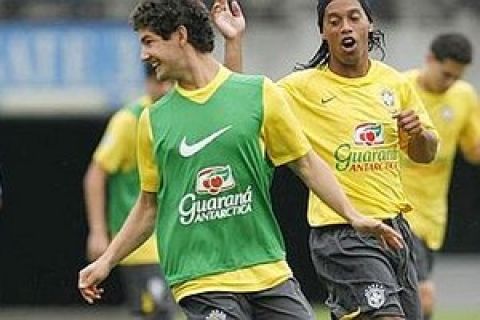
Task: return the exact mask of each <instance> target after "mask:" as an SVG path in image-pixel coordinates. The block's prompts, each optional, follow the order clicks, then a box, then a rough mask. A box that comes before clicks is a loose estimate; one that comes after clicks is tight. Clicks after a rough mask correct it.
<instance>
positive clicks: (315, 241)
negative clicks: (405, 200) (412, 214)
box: [310, 216, 421, 320]
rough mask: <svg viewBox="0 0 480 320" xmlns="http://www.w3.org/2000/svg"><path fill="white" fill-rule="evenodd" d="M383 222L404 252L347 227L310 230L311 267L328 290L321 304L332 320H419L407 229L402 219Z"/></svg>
mask: <svg viewBox="0 0 480 320" xmlns="http://www.w3.org/2000/svg"><path fill="white" fill-rule="evenodd" d="M388 223H389V224H390V225H391V226H392V227H393V228H394V229H395V230H397V231H398V232H400V233H401V234H402V236H403V238H404V239H405V242H406V244H407V245H406V247H405V248H404V249H401V250H391V249H385V248H383V246H382V245H381V244H380V242H379V241H378V240H377V239H376V238H375V237H373V236H371V235H365V234H359V233H358V232H357V231H355V230H354V229H353V228H352V227H351V226H350V225H332V226H325V227H319V228H314V229H312V231H311V233H310V250H311V255H312V260H313V264H314V266H315V270H316V272H317V275H318V276H319V278H320V280H321V281H323V282H324V283H325V284H326V286H327V290H328V294H329V296H328V299H327V301H326V304H327V306H328V307H329V308H330V310H331V312H332V314H333V315H334V317H335V318H337V319H341V318H342V317H345V316H348V315H350V316H351V317H352V318H353V317H354V316H356V315H359V314H366V315H368V316H369V317H372V318H374V317H379V316H396V317H404V318H405V319H408V320H417V319H421V309H420V300H419V296H418V283H417V274H416V271H415V267H414V263H413V255H412V253H411V251H410V249H409V248H410V246H411V245H412V244H411V232H410V228H409V227H408V224H407V223H406V221H405V220H404V219H403V218H402V217H401V216H398V217H397V218H395V219H391V220H389V221H388Z"/></svg>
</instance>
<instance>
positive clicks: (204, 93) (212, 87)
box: [175, 66, 232, 104]
mask: <svg viewBox="0 0 480 320" xmlns="http://www.w3.org/2000/svg"><path fill="white" fill-rule="evenodd" d="M231 74H232V72H231V71H230V70H228V69H227V68H225V67H224V66H220V69H219V71H218V72H217V74H216V75H215V78H213V80H212V81H210V83H209V84H207V85H206V86H205V87H203V88H200V89H196V90H185V89H183V88H182V87H180V86H179V85H178V83H177V84H176V85H175V90H177V92H178V93H179V94H180V95H182V96H184V97H185V98H187V99H190V100H192V101H194V102H196V103H200V104H203V103H205V102H206V101H207V100H208V99H210V97H211V96H212V95H213V94H214V93H215V92H216V91H217V89H218V88H219V87H220V86H221V85H222V84H223V83H224V82H225V81H226V80H227V79H228V77H229V76H230V75H231Z"/></svg>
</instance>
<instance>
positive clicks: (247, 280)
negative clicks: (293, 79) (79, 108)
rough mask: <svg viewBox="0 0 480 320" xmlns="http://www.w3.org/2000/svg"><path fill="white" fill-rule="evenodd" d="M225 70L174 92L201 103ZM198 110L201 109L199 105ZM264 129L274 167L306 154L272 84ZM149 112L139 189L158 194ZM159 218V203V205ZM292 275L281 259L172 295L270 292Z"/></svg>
mask: <svg viewBox="0 0 480 320" xmlns="http://www.w3.org/2000/svg"><path fill="white" fill-rule="evenodd" d="M230 75H231V72H230V71H229V70H227V69H226V68H224V67H220V71H219V72H218V74H217V75H216V77H215V78H214V80H213V81H212V82H210V83H209V84H208V85H207V86H206V87H204V88H201V89H198V90H194V91H187V90H184V89H182V88H180V87H179V86H176V87H175V90H177V92H178V93H179V94H180V95H182V96H183V97H185V98H187V99H191V100H192V101H195V102H197V103H200V104H203V103H205V102H206V101H207V100H209V98H210V97H212V96H213V94H214V93H215V92H216V91H217V89H218V88H219V87H220V86H221V85H222V84H223V83H224V82H225V81H227V79H228V78H229V77H230ZM200 107H201V106H200ZM263 108H264V112H263V126H262V128H261V134H260V136H259V139H260V143H261V146H263V148H264V150H265V152H266V154H268V156H269V158H270V159H271V160H272V162H273V163H275V164H276V165H280V164H283V163H286V162H290V161H292V160H295V159H297V158H299V157H301V156H303V155H305V154H306V153H307V152H308V151H309V150H311V146H310V144H309V143H308V141H307V140H306V138H305V137H304V135H303V134H302V130H301V127H300V125H299V124H298V122H297V120H296V119H295V118H294V116H293V114H292V113H291V111H290V110H289V108H288V105H287V102H286V101H285V98H284V96H283V94H282V92H281V91H280V90H279V89H278V87H277V86H276V85H275V84H273V83H272V82H271V81H268V80H265V83H264V85H263ZM148 113H149V112H148V110H145V111H144V112H143V114H142V116H141V118H140V123H139V131H138V135H139V137H138V149H137V151H138V159H139V170H140V177H141V186H142V190H143V191H146V192H157V191H158V189H159V186H160V178H159V177H160V172H159V171H160V170H161V169H159V168H158V165H157V164H156V163H155V159H154V157H153V146H152V140H153V135H152V131H151V125H150V117H149V115H148ZM159 207H160V212H159V214H160V215H161V214H162V212H161V204H159ZM291 276H292V272H291V270H290V268H289V266H288V264H287V263H286V261H284V260H280V261H277V262H270V263H264V264H259V265H255V266H252V267H246V268H243V269H239V270H234V271H229V272H224V273H220V274H214V275H208V276H203V277H200V278H197V279H193V280H190V281H186V282H183V283H180V284H178V285H175V286H174V287H173V288H172V292H173V294H174V296H175V299H176V300H177V301H179V300H181V299H182V298H184V297H186V296H189V295H193V294H198V293H202V292H211V291H224V292H252V291H261V290H266V289H270V288H272V287H274V286H276V285H278V284H280V283H282V282H284V281H285V280H287V279H288V278H289V277H291Z"/></svg>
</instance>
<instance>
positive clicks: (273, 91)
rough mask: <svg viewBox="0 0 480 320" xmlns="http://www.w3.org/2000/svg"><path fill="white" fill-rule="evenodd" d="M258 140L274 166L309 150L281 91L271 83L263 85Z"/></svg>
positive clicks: (291, 159) (294, 158)
mask: <svg viewBox="0 0 480 320" xmlns="http://www.w3.org/2000/svg"><path fill="white" fill-rule="evenodd" d="M263 105H264V114H263V126H262V132H261V135H262V140H263V142H264V143H265V148H266V151H267V154H268V156H269V158H270V160H272V162H273V164H274V165H276V166H279V165H282V164H285V163H288V162H290V161H293V160H296V159H298V158H301V157H302V156H304V155H305V154H307V153H308V151H310V150H311V149H312V147H311V146H310V143H309V142H308V141H307V138H305V135H304V134H303V131H302V128H301V126H300V124H299V123H298V120H297V119H296V118H295V116H294V115H293V113H292V111H291V110H290V108H289V105H288V103H287V100H286V99H285V97H284V95H283V92H282V90H281V89H280V88H279V87H277V86H276V85H275V84H274V83H273V82H272V81H271V80H269V79H265V81H264V85H263Z"/></svg>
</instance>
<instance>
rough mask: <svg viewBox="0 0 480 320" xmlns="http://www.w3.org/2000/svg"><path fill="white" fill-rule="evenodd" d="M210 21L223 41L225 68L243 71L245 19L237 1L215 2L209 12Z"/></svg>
mask: <svg viewBox="0 0 480 320" xmlns="http://www.w3.org/2000/svg"><path fill="white" fill-rule="evenodd" d="M211 16H212V21H213V23H214V24H215V26H216V27H217V29H218V30H219V31H220V33H221V34H222V36H223V38H224V39H225V52H224V54H225V61H224V64H225V66H226V67H227V68H229V69H230V70H232V71H235V72H242V71H243V47H242V43H243V35H244V33H245V17H244V15H243V12H242V9H241V7H240V5H239V4H238V2H237V1H232V3H231V5H229V4H228V0H215V2H214V3H213V6H212V10H211Z"/></svg>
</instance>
